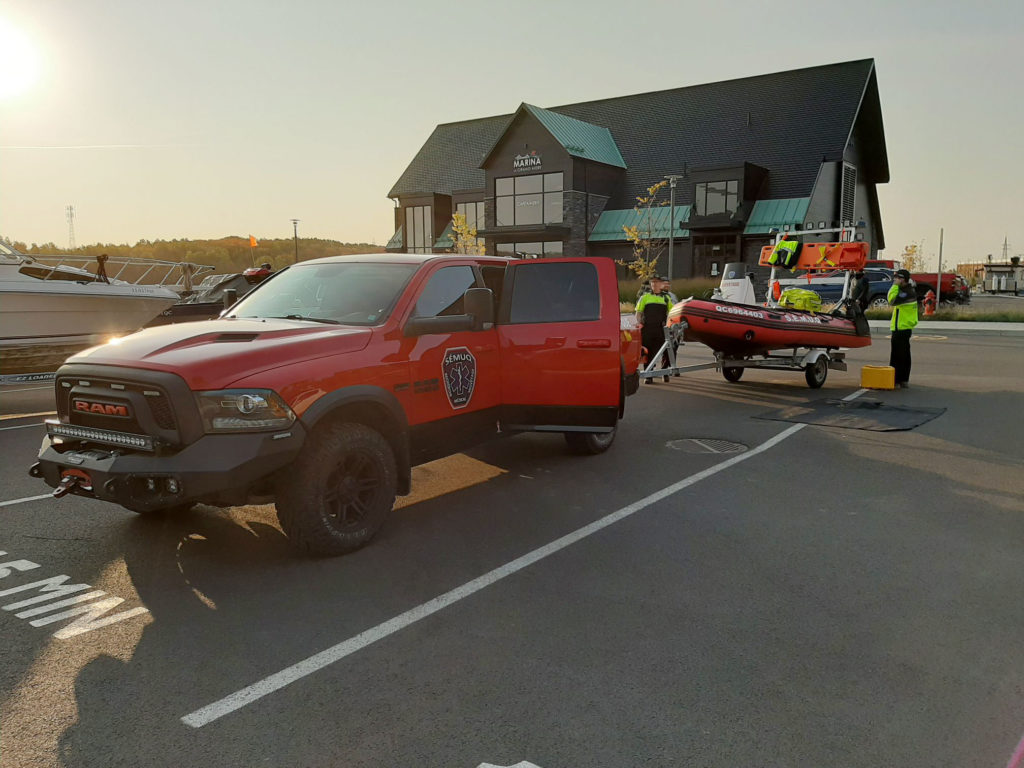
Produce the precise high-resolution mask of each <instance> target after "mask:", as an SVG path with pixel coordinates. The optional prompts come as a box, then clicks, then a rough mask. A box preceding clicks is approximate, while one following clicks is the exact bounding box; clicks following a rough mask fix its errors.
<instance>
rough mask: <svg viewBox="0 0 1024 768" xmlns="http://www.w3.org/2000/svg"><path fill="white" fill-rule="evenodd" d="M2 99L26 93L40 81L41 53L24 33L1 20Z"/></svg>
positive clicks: (0, 64) (0, 82)
mask: <svg viewBox="0 0 1024 768" xmlns="http://www.w3.org/2000/svg"><path fill="white" fill-rule="evenodd" d="M0 52H2V53H0V99H8V98H11V97H13V96H18V95H20V94H22V93H25V92H26V91H28V90H29V89H30V88H32V86H33V85H35V84H36V81H37V80H38V79H39V63H40V62H39V51H38V50H37V48H36V46H35V45H33V43H32V41H31V40H30V39H29V38H28V35H26V34H25V33H24V32H22V31H21V30H20V29H18V28H17V27H15V26H13V25H12V24H10V23H9V22H7V21H6V20H5V19H0Z"/></svg>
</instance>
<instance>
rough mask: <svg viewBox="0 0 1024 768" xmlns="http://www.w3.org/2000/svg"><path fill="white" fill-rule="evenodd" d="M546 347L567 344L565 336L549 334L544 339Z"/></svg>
mask: <svg viewBox="0 0 1024 768" xmlns="http://www.w3.org/2000/svg"><path fill="white" fill-rule="evenodd" d="M544 346H545V347H562V346H565V336H548V337H547V338H546V339H544Z"/></svg>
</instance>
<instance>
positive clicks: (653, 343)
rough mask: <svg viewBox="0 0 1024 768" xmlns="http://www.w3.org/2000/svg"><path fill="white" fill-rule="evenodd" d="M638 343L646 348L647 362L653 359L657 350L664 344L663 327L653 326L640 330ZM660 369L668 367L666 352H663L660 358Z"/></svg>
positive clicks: (645, 326)
mask: <svg viewBox="0 0 1024 768" xmlns="http://www.w3.org/2000/svg"><path fill="white" fill-rule="evenodd" d="M640 343H641V344H643V345H644V346H645V347H647V355H648V360H647V361H648V362H650V361H651V360H653V359H654V356H655V355H656V354H658V350H659V349H661V346H662V344H664V343H665V326H663V325H655V326H647V325H644V327H643V328H642V329H641V330H640ZM661 367H662V368H667V367H668V352H665V353H664V354H663V355H662V356H661Z"/></svg>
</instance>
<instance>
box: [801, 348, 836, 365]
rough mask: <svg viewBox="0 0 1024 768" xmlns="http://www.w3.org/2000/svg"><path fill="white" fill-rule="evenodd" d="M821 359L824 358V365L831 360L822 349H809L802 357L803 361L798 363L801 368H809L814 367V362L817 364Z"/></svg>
mask: <svg viewBox="0 0 1024 768" xmlns="http://www.w3.org/2000/svg"><path fill="white" fill-rule="evenodd" d="M822 357H824V358H825V362H826V363H827V362H829V361H830V360H831V358H830V357H829V354H828V352H827V351H825V350H824V349H811V350H808V352H807V354H806V355H804V357H803V360H801V361H800V364H801V366H802V367H804V368H807V367H809V366H812V365H814V364H815V363H816V362H818V359H819V358H822Z"/></svg>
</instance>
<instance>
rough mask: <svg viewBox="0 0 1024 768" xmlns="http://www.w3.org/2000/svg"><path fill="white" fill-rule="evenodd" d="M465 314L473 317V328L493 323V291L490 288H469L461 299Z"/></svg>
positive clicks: (480, 328)
mask: <svg viewBox="0 0 1024 768" xmlns="http://www.w3.org/2000/svg"><path fill="white" fill-rule="evenodd" d="M463 306H465V308H466V314H467V315H469V316H470V317H472V318H473V330H474V331H481V330H484V329H485V328H489V327H490V326H492V325H494V293H493V291H491V289H490V288H470V289H469V290H467V291H466V294H465V298H464V300H463Z"/></svg>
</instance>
